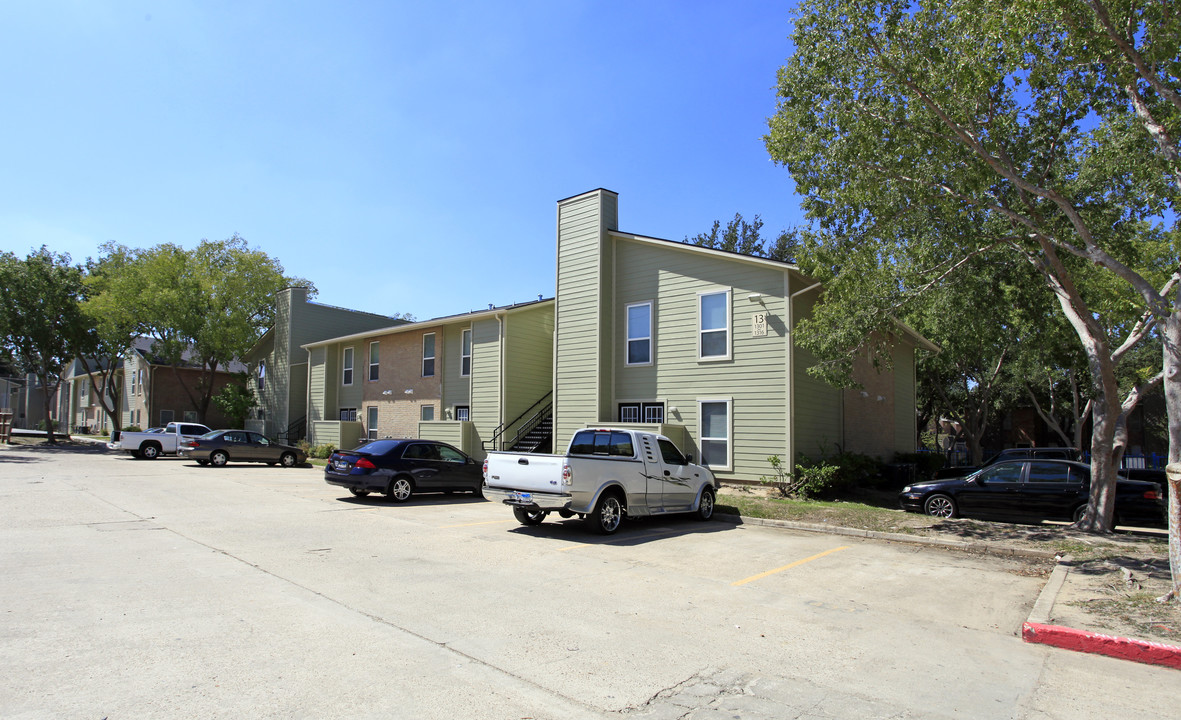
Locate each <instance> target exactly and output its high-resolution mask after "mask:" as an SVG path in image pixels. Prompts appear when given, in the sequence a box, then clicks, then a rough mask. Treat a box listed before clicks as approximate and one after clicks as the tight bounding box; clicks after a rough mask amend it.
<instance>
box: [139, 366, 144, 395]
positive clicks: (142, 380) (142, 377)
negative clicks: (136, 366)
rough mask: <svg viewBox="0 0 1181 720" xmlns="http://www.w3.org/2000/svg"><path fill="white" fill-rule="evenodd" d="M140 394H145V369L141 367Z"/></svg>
mask: <svg viewBox="0 0 1181 720" xmlns="http://www.w3.org/2000/svg"><path fill="white" fill-rule="evenodd" d="M139 394H140V395H143V394H144V371H143V369H140V371H139Z"/></svg>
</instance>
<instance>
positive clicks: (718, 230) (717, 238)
mask: <svg viewBox="0 0 1181 720" xmlns="http://www.w3.org/2000/svg"><path fill="white" fill-rule="evenodd" d="M762 229H763V219H762V218H760V217H759V216H758V215H755V219H754V220H752V221H751V222H747V221H746V219H745V218H743V217H742V213H734V219H733V220H731V221H730V222H728V223H726V229H725V230H722V221H721V220H714V224H713V227H712V228H710V231H709V232H707V233H697V234H696V235H694V236H693V237H686V238H685V242H687V243H690V244H693V245H700V246H702V247H707V248H712V249H714V250H725V251H727V252H736V253H741V254H743V255H755V256H758V257H765V258H771V259H772V260H780V261H782V262H794V261H795V251H796V249H797V247H798V245H799V233H798V231H794V230H784V231H783V232H781V233H779V236H778V237H777V238H775V240H771V241H767V240H764V239H763V237H762V232H761V231H762Z"/></svg>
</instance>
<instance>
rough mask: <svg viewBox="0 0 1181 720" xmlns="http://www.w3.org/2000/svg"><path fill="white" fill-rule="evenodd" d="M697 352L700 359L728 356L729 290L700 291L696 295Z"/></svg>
mask: <svg viewBox="0 0 1181 720" xmlns="http://www.w3.org/2000/svg"><path fill="white" fill-rule="evenodd" d="M698 306H699V307H698V320H699V322H700V332H699V333H698V335H699V337H698V344H697V352H698V355H697V357H698V359H700V360H727V359H729V358H730V291H729V290H723V291H722V292H715V293H702V294H701V295H699V296H698Z"/></svg>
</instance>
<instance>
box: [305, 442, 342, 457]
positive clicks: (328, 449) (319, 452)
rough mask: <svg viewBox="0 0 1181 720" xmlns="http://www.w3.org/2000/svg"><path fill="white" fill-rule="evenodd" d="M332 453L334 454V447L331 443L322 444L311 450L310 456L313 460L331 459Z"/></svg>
mask: <svg viewBox="0 0 1181 720" xmlns="http://www.w3.org/2000/svg"><path fill="white" fill-rule="evenodd" d="M334 452H336V446H335V445H333V444H332V443H324V444H323V445H317V446H316V447H314V448H312V452H311V456H312V457H314V458H321V459H323V458H328V457H331V456H332V453H334Z"/></svg>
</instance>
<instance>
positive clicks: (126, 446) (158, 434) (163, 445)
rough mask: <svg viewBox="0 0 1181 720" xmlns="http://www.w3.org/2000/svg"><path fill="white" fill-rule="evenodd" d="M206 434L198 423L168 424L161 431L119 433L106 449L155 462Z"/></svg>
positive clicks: (205, 428)
mask: <svg viewBox="0 0 1181 720" xmlns="http://www.w3.org/2000/svg"><path fill="white" fill-rule="evenodd" d="M207 432H209V428H207V427H205V426H204V425H201V424H198V423H185V422H170V423H168V425H167V426H166V427H165V428H164V429H163V430H160V429H158V428H151V429H149V430H148V431H147V432H121V433H119V437H117V438H116V439H114V440H112V441H111V442H109V443H107V447H108V448H110V449H111V450H118V451H122V452H126V453H131V455H132V456H133V457H137V458H144V459H146V460H155V459H156V458H158V457H160V456H161V455H176V454H177V449H178V447H179V446H180V445H183V444H184V443H186V442H188V441H190V440H194V439H196V438H198V437H200V436H202V435H204V434H205V433H207Z"/></svg>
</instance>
